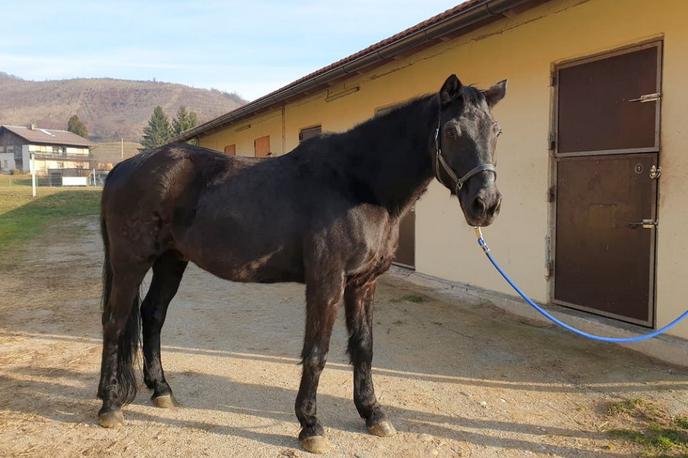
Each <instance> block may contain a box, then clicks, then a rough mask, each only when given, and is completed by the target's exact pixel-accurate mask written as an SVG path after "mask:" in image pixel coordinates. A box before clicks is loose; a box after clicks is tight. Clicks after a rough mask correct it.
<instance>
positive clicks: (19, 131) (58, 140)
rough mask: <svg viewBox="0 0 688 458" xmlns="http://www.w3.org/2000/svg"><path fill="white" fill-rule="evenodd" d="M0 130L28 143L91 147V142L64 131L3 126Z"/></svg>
mask: <svg viewBox="0 0 688 458" xmlns="http://www.w3.org/2000/svg"><path fill="white" fill-rule="evenodd" d="M0 128H1V129H7V130H8V131H10V132H12V133H13V134H15V135H18V136H19V137H21V138H23V139H24V140H26V141H27V142H29V143H38V144H41V145H61V146H91V142H90V141H88V140H87V139H85V138H84V137H80V136H79V135H77V134H75V133H72V132H69V131H66V130H57V129H42V128H40V127H34V128H32V129H30V128H28V127H26V126H4V125H3V126H0Z"/></svg>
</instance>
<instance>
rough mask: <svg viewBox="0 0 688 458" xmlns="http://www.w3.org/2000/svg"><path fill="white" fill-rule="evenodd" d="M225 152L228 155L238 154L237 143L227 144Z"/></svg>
mask: <svg viewBox="0 0 688 458" xmlns="http://www.w3.org/2000/svg"><path fill="white" fill-rule="evenodd" d="M225 154H226V155H227V156H236V144H235V143H232V144H231V145H227V146H225Z"/></svg>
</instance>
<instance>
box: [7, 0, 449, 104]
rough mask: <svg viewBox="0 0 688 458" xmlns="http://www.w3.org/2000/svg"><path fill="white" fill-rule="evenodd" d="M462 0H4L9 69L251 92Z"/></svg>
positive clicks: (28, 75)
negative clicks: (47, 0)
mask: <svg viewBox="0 0 688 458" xmlns="http://www.w3.org/2000/svg"><path fill="white" fill-rule="evenodd" d="M458 3H461V0H453V1H452V0H422V1H418V0H417V1H412V0H394V1H393V0H377V1H375V0H370V1H365V0H348V1H347V2H344V1H329V0H322V1H311V0H294V1H289V0H284V1H278V0H253V1H251V0H244V1H241V2H238V1H192V0H188V1H177V0H168V1H146V2H144V1H139V2H132V1H108V0H100V1H80V2H76V1H55V0H53V1H51V2H46V1H42V0H38V1H31V2H27V1H5V0H0V6H1V7H2V8H1V11H2V15H3V21H2V23H3V27H2V30H0V71H3V72H6V73H10V74H13V75H16V76H18V77H20V78H24V79H30V80H38V81H42V80H50V79H63V78H81V77H86V78H91V77H111V78H123V79H135V80H153V79H156V80H158V81H167V82H173V83H182V84H187V85H190V86H194V87H200V88H209V89H210V88H214V89H219V90H222V91H226V92H236V93H238V94H239V95H240V96H242V97H244V98H246V99H248V100H252V99H255V98H257V97H259V96H261V95H265V94H267V93H268V92H270V91H272V90H275V89H277V88H279V87H281V86H284V85H285V84H287V83H289V82H291V81H293V80H295V79H297V78H299V77H301V76H303V75H305V74H308V73H310V72H311V71H313V70H316V69H318V68H320V67H322V66H325V65H327V64H329V63H331V62H334V61H336V60H338V59H340V58H342V57H345V56H347V55H349V54H352V53H354V52H356V51H358V50H360V49H363V48H365V47H367V46H368V45H370V44H372V43H374V42H376V41H379V40H381V39H383V38H386V37H388V36H390V35H393V34H395V33H397V32H399V31H401V30H403V29H405V28H407V27H410V26H412V25H414V24H416V23H418V22H420V21H423V20H425V19H427V18H429V17H431V16H433V15H435V14H437V13H440V12H442V11H444V10H446V9H448V8H451V7H452V6H454V5H456V4H458Z"/></svg>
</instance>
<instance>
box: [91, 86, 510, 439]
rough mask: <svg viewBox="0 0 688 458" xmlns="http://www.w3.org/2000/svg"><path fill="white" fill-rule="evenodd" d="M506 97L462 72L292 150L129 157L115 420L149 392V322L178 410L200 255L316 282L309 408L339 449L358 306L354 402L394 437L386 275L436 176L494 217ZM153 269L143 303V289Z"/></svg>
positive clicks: (302, 408)
mask: <svg viewBox="0 0 688 458" xmlns="http://www.w3.org/2000/svg"><path fill="white" fill-rule="evenodd" d="M505 92H506V82H505V81H502V82H500V83H497V84H496V85H494V86H493V87H491V88H490V89H488V90H485V91H481V90H478V89H476V88H474V87H471V86H463V85H462V84H461V82H460V81H459V79H458V78H457V77H456V76H455V75H452V76H450V77H449V78H448V79H447V80H446V81H445V83H444V84H443V86H442V88H441V90H440V91H439V92H438V93H434V94H430V95H427V96H423V97H420V98H417V99H414V100H412V101H410V102H408V103H406V104H405V105H403V106H401V107H400V108H397V109H395V110H393V111H391V112H390V113H387V114H385V115H382V116H379V117H376V118H373V119H371V120H368V121H367V122H364V123H362V124H360V125H358V126H356V127H354V128H353V129H351V130H350V131H348V132H345V133H341V134H328V135H323V136H321V137H318V138H314V139H310V140H308V141H305V142H304V143H302V144H300V145H299V146H298V147H297V148H295V149H294V150H293V151H291V152H290V153H288V154H285V155H283V156H280V157H275V158H268V159H262V160H259V159H255V158H243V157H236V158H230V157H227V156H225V155H222V154H219V153H216V152H214V151H211V150H208V149H204V148H198V147H194V146H191V145H186V144H178V145H170V146H164V147H162V148H159V149H157V150H153V151H149V152H145V153H142V154H139V155H137V156H136V157H133V158H131V159H128V160H126V161H124V162H122V163H120V164H119V165H117V166H116V167H115V168H114V169H113V170H112V172H111V173H110V175H109V176H108V179H107V183H106V185H105V189H104V190H103V196H102V210H101V229H102V236H103V241H104V247H105V263H104V269H103V270H104V273H103V283H104V284H103V314H102V324H103V359H102V367H101V378H100V384H99V387H98V397H99V398H100V399H102V401H103V405H102V408H101V409H100V412H99V414H98V416H99V423H100V424H101V425H102V426H104V427H114V426H119V425H121V424H122V423H123V415H122V413H121V407H122V406H123V405H124V404H126V403H129V402H131V401H132V400H133V399H134V398H135V396H136V376H135V373H134V365H133V359H134V357H135V355H136V352H137V347H138V342H139V336H140V333H141V331H140V325H141V324H142V325H143V326H142V327H143V355H144V360H143V361H144V365H143V369H144V382H145V384H146V386H147V387H148V388H150V389H151V390H153V397H152V399H153V402H154V403H155V405H157V406H160V407H168V406H172V405H174V397H173V396H172V390H171V388H170V385H169V384H168V382H167V380H166V379H165V374H164V372H163V368H162V364H161V362H160V331H161V329H162V326H163V323H164V321H165V315H166V312H167V306H168V304H169V303H170V301H171V300H172V298H173V297H174V295H175V293H176V292H177V288H178V286H179V283H180V281H181V279H182V276H183V274H184V270H185V268H186V266H187V263H188V262H189V261H191V262H193V263H195V264H197V265H198V266H200V267H201V268H203V269H205V270H207V271H209V272H211V273H213V274H215V275H217V276H219V277H222V278H225V279H227V280H232V281H238V282H257V283H274V282H300V283H305V285H306V328H305V338H304V344H303V351H302V353H301V358H302V361H303V374H302V377H301V385H300V387H299V391H298V395H297V397H296V404H295V410H296V416H297V418H298V420H299V422H300V423H301V428H302V429H301V433H300V434H299V439H300V440H301V444H302V446H303V447H304V448H305V449H306V450H309V451H313V452H321V451H323V450H325V448H326V447H327V441H326V439H325V437H324V429H323V427H322V425H321V424H320V422H319V421H318V418H317V416H316V391H317V388H318V379H319V378H320V373H321V372H322V370H323V368H324V366H325V361H326V359H327V353H328V350H329V343H330V335H331V333H332V326H333V325H334V321H335V318H336V316H337V309H338V307H339V305H340V303H342V302H343V303H344V307H345V309H346V310H345V311H346V325H347V328H348V331H349V343H348V353H349V355H350V359H351V364H352V365H353V372H354V377H353V378H354V383H353V385H354V390H353V391H354V393H353V398H354V403H355V405H356V408H357V409H358V412H359V414H360V415H361V417H362V418H363V419H364V420H365V422H366V425H367V427H368V431H369V432H370V433H371V434H374V435H378V436H388V435H391V434H393V433H394V428H393V426H392V424H391V423H390V422H389V420H388V419H387V418H386V416H385V414H384V412H383V409H382V407H381V406H380V404H379V403H378V401H377V399H376V397H375V391H374V389H373V380H372V376H371V365H372V359H373V329H372V328H373V295H374V293H375V285H376V280H377V278H378V277H379V276H380V275H381V274H382V273H383V272H385V271H386V270H387V269H388V268H389V266H390V264H391V262H392V259H393V256H394V253H395V250H396V247H397V243H398V231H399V221H400V219H401V218H402V217H403V216H404V215H405V214H406V212H407V211H408V210H409V208H411V206H412V205H413V204H414V203H415V202H416V200H417V199H418V198H419V197H420V196H421V195H422V194H423V192H424V191H425V190H426V188H427V186H428V184H429V183H430V181H431V180H432V178H433V177H436V178H437V179H438V180H439V181H440V182H441V183H442V184H444V185H445V186H446V187H448V188H449V189H450V191H451V192H452V194H456V195H457V197H458V200H459V202H460V205H461V208H462V209H463V213H464V216H465V218H466V221H467V223H468V224H470V225H473V226H485V225H488V224H490V223H491V222H492V220H493V219H494V217H495V216H496V215H497V213H498V212H499V207H500V203H501V194H500V193H499V191H498V190H497V187H496V183H495V180H496V169H495V160H494V151H495V144H496V139H497V136H498V135H499V132H500V131H499V127H498V125H497V123H496V122H495V121H494V119H493V117H492V114H491V108H492V107H493V106H494V105H495V104H496V103H497V102H498V101H499V100H501V99H502V98H503V97H504V95H505ZM151 268H152V269H153V279H152V282H151V285H150V288H149V290H148V292H147V294H146V296H145V298H144V300H143V302H142V303H141V304H140V307H139V287H140V285H141V282H142V280H143V277H144V275H145V274H146V272H147V271H148V270H149V269H151Z"/></svg>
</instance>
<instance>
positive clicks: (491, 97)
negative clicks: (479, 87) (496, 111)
mask: <svg viewBox="0 0 688 458" xmlns="http://www.w3.org/2000/svg"><path fill="white" fill-rule="evenodd" d="M483 94H485V100H487V105H488V106H489V107H490V108H492V107H493V106H495V105H497V102H499V101H500V100H502V99H503V98H504V96H505V95H506V80H502V81H500V82H499V83H497V84H495V85H494V86H492V87H491V88H490V89H488V90H486V91H485V92H483Z"/></svg>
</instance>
